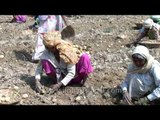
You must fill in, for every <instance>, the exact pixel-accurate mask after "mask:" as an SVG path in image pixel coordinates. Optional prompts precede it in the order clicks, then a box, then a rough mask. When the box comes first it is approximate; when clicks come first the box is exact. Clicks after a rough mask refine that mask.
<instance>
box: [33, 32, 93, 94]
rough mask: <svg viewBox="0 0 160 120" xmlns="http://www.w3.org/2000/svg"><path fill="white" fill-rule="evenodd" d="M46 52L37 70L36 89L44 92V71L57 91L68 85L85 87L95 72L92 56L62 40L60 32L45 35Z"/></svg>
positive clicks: (41, 57)
mask: <svg viewBox="0 0 160 120" xmlns="http://www.w3.org/2000/svg"><path fill="white" fill-rule="evenodd" d="M43 43H44V46H45V48H46V49H45V50H44V52H43V53H42V54H41V56H40V62H39V65H38V67H37V69H36V73H35V79H36V89H37V91H38V92H41V91H42V89H43V88H42V87H41V85H40V82H39V81H40V79H41V75H42V73H43V71H44V72H45V73H46V75H47V76H49V77H50V78H52V80H53V81H54V83H55V84H53V86H52V90H53V91H55V90H57V89H59V88H60V87H61V86H67V85H68V84H74V83H76V84H80V85H83V84H84V82H85V80H86V78H87V76H88V75H89V74H90V73H91V72H93V67H92V65H91V61H90V56H89V55H88V54H87V53H84V52H81V53H79V52H78V50H77V49H76V48H75V47H74V46H73V44H72V43H71V42H70V41H68V40H65V41H64V40H62V39H61V34H60V32H58V31H54V32H47V33H45V34H44V35H43Z"/></svg>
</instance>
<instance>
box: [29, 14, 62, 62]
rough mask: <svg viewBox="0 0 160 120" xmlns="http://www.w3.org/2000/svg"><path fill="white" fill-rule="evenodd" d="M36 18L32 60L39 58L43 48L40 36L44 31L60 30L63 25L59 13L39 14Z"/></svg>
mask: <svg viewBox="0 0 160 120" xmlns="http://www.w3.org/2000/svg"><path fill="white" fill-rule="evenodd" d="M37 19H38V33H37V38H36V45H35V52H34V53H33V55H32V61H33V62H36V61H38V60H39V56H40V55H41V54H42V52H43V51H44V50H45V46H44V45H43V40H42V36H43V34H44V33H46V32H50V31H61V30H62V29H63V28H64V27H65V24H64V21H63V19H62V16H61V15H39V16H38V17H37Z"/></svg>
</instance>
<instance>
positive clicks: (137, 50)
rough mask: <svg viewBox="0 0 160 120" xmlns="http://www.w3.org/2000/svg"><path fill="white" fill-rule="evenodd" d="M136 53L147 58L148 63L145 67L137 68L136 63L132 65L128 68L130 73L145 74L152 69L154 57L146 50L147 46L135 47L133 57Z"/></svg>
mask: <svg viewBox="0 0 160 120" xmlns="http://www.w3.org/2000/svg"><path fill="white" fill-rule="evenodd" d="M136 53H138V54H140V55H142V56H143V57H144V58H146V60H147V62H146V63H145V64H144V66H143V67H137V66H136V65H135V64H134V63H132V64H130V65H129V68H128V73H145V72H146V71H148V70H149V69H150V68H151V66H152V63H153V62H154V61H155V60H154V58H153V57H152V55H150V53H149V50H148V48H146V47H145V46H142V45H139V46H137V47H135V49H134V50H133V52H132V55H133V54H136Z"/></svg>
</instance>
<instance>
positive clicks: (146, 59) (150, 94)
mask: <svg viewBox="0 0 160 120" xmlns="http://www.w3.org/2000/svg"><path fill="white" fill-rule="evenodd" d="M131 59H132V64H130V65H129V67H128V71H127V75H126V77H125V80H124V81H123V82H122V83H121V84H120V85H119V87H118V88H116V89H120V90H121V92H119V95H118V96H119V98H122V99H123V100H125V103H127V104H128V105H148V104H158V102H159V103H160V63H159V62H158V61H157V60H155V59H154V58H153V57H152V55H150V53H149V50H148V49H147V48H146V47H144V46H137V47H136V48H135V49H134V50H133V53H132V55H131ZM120 90H119V91H120Z"/></svg>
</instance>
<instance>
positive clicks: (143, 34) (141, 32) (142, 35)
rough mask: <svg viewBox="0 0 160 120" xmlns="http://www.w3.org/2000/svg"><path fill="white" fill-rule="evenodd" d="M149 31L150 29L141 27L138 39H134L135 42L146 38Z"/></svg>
mask: <svg viewBox="0 0 160 120" xmlns="http://www.w3.org/2000/svg"><path fill="white" fill-rule="evenodd" d="M147 33H148V29H145V28H144V27H142V28H141V30H140V31H139V33H138V35H137V38H136V40H134V41H133V43H138V42H139V41H140V40H141V39H142V38H144V37H145V36H146V35H147Z"/></svg>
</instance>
